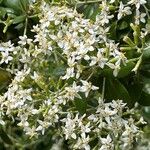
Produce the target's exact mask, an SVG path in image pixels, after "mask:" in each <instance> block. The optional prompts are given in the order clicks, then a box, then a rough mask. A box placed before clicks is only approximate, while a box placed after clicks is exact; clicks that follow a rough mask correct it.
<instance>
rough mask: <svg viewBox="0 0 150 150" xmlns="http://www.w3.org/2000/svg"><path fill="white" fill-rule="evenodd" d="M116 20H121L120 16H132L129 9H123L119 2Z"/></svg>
mask: <svg viewBox="0 0 150 150" xmlns="http://www.w3.org/2000/svg"><path fill="white" fill-rule="evenodd" d="M118 12H119V13H118V16H117V17H118V20H120V19H121V18H122V16H125V15H130V14H132V12H131V8H130V7H124V5H123V3H122V2H120V6H119V10H118Z"/></svg>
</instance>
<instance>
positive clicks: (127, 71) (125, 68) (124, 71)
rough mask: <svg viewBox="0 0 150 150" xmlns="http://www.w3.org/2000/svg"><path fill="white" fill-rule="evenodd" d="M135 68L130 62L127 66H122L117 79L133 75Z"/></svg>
mask: <svg viewBox="0 0 150 150" xmlns="http://www.w3.org/2000/svg"><path fill="white" fill-rule="evenodd" d="M134 66H135V63H134V62H128V63H127V64H126V65H122V66H121V69H120V71H119V73H118V76H117V77H118V78H123V77H126V76H127V75H129V74H130V73H131V71H132V69H133V68H134Z"/></svg>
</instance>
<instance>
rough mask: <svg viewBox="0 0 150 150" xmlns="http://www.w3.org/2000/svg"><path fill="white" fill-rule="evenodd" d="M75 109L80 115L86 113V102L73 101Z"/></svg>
mask: <svg viewBox="0 0 150 150" xmlns="http://www.w3.org/2000/svg"><path fill="white" fill-rule="evenodd" d="M75 106H76V109H77V110H78V111H79V112H80V113H81V114H84V113H86V108H87V102H86V100H85V99H75Z"/></svg>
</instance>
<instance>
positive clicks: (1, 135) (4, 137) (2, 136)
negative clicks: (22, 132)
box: [0, 125, 13, 145]
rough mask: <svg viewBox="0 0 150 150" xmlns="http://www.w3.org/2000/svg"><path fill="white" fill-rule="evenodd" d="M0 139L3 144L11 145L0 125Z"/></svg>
mask: <svg viewBox="0 0 150 150" xmlns="http://www.w3.org/2000/svg"><path fill="white" fill-rule="evenodd" d="M0 137H1V139H2V140H3V141H4V143H6V144H9V145H12V144H13V143H12V141H11V139H10V138H9V136H8V135H7V134H6V132H5V131H4V130H3V128H2V126H1V125H0Z"/></svg>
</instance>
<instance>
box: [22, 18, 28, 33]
mask: <svg viewBox="0 0 150 150" xmlns="http://www.w3.org/2000/svg"><path fill="white" fill-rule="evenodd" d="M27 27H28V18H27V17H26V20H25V28H24V33H23V35H26V33H27Z"/></svg>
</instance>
